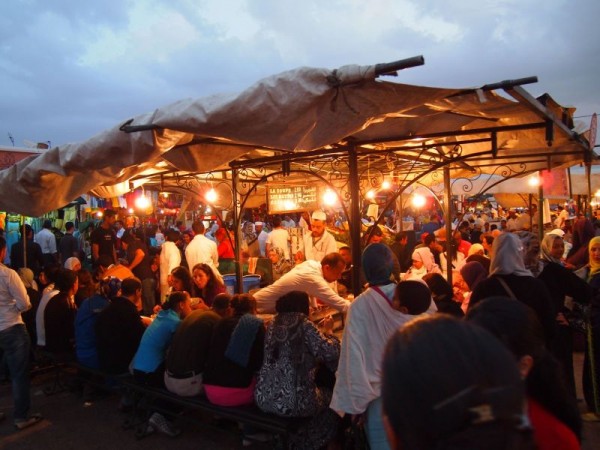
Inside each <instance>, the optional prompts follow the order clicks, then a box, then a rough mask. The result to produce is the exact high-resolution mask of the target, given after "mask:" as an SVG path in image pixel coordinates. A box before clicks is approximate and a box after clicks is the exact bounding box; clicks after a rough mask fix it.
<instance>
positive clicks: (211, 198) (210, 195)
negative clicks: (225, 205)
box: [204, 188, 217, 203]
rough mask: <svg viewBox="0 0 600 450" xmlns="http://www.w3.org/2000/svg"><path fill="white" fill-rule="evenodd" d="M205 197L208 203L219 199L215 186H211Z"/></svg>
mask: <svg viewBox="0 0 600 450" xmlns="http://www.w3.org/2000/svg"><path fill="white" fill-rule="evenodd" d="M204 198H205V199H206V201H207V202H208V203H214V202H216V201H217V191H215V190H214V189H213V188H210V190H209V191H208V192H207V193H206V194H205V195H204Z"/></svg>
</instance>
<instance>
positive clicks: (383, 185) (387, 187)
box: [381, 180, 392, 189]
mask: <svg viewBox="0 0 600 450" xmlns="http://www.w3.org/2000/svg"><path fill="white" fill-rule="evenodd" d="M391 187H392V183H390V182H389V181H388V180H384V181H383V183H381V189H389V188H391Z"/></svg>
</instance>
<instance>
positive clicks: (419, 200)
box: [412, 194, 426, 208]
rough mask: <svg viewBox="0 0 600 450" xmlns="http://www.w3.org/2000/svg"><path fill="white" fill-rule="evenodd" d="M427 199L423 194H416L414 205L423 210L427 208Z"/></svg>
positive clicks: (413, 200)
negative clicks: (424, 207)
mask: <svg viewBox="0 0 600 450" xmlns="http://www.w3.org/2000/svg"><path fill="white" fill-rule="evenodd" d="M425 201H426V199H425V197H424V196H422V195H421V194H415V195H414V196H413V198H412V204H413V206H414V207H415V208H422V207H423V206H425Z"/></svg>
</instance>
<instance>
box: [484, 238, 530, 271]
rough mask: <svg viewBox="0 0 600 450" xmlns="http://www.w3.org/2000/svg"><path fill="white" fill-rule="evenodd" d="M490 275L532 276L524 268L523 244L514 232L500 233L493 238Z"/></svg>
mask: <svg viewBox="0 0 600 450" xmlns="http://www.w3.org/2000/svg"><path fill="white" fill-rule="evenodd" d="M490 275H517V276H529V277H532V276H533V274H532V273H531V271H529V270H527V268H525V263H524V262H523V244H522V243H521V240H520V239H519V237H518V236H517V235H516V234H513V233H502V234H500V235H499V236H498V237H497V238H496V239H494V244H493V245H492V261H491V263H490Z"/></svg>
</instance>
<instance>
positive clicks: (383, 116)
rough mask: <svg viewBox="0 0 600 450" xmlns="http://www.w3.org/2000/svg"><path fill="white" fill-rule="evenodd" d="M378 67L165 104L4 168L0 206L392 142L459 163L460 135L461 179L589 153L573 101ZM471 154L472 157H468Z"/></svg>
mask: <svg viewBox="0 0 600 450" xmlns="http://www.w3.org/2000/svg"><path fill="white" fill-rule="evenodd" d="M377 75H378V71H377V66H345V67H342V68H340V69H338V70H336V71H331V70H327V69H318V68H299V69H296V70H292V71H288V72H284V73H281V74H278V75H274V76H271V77H268V78H265V79H263V80H261V81H259V82H257V83H256V84H254V85H253V86H251V87H250V88H248V89H247V90H245V91H243V92H241V93H239V94H237V95H214V96H210V97H205V98H200V99H195V100H192V99H188V100H182V101H180V102H177V103H174V104H171V105H168V106H165V107H162V108H158V109H156V110H155V111H153V112H150V113H147V114H144V115H140V116H138V117H135V118H134V119H132V120H129V121H124V122H123V123H120V124H118V125H116V126H115V127H114V128H112V129H110V130H107V131H104V132H102V133H100V134H98V135H96V136H94V137H92V138H90V139H89V140H87V141H84V142H81V143H75V144H67V145H63V146H58V147H54V148H51V149H49V150H47V151H45V152H44V153H43V154H42V155H40V156H37V157H31V158H28V159H26V160H24V161H21V162H19V163H17V164H15V165H14V166H12V167H10V168H8V169H6V170H3V171H1V172H0V189H1V191H2V192H3V193H4V194H5V195H3V196H1V197H0V210H7V211H11V212H19V213H23V214H27V215H30V216H38V215H41V214H43V213H45V212H47V211H50V210H52V209H55V208H57V207H60V206H62V205H64V204H66V203H68V202H70V201H71V200H73V199H74V198H76V197H78V196H79V195H81V194H83V193H86V192H89V191H92V190H94V189H95V188H103V192H104V193H105V194H106V195H109V194H119V193H122V191H123V190H127V189H129V188H130V186H129V184H128V183H127V182H128V181H129V180H130V179H132V178H134V177H137V178H140V177H142V176H144V175H147V176H148V177H151V176H152V174H158V173H167V172H171V173H172V172H187V173H200V174H202V173H208V172H212V171H216V170H227V169H229V163H230V162H232V161H236V160H237V161H239V160H244V159H245V160H247V161H252V159H253V158H258V157H260V158H264V157H265V156H268V155H278V154H281V153H282V152H289V153H290V154H293V155H297V154H302V153H303V152H310V151H315V150H322V151H323V152H327V151H331V150H332V149H336V148H342V147H344V146H347V145H348V144H352V145H353V146H356V149H357V151H359V152H362V151H365V152H373V151H375V150H382V151H383V150H394V151H396V154H397V155H399V157H404V156H406V157H407V158H409V160H410V159H412V160H416V159H418V161H417V162H418V163H419V164H420V165H427V164H428V161H431V160H433V159H435V158H437V161H440V160H442V161H444V160H446V159H447V160H448V161H450V160H451V159H452V160H454V159H453V158H454V157H456V156H457V155H456V151H455V150H452V149H454V148H456V147H457V145H456V144H457V143H459V144H460V155H458V156H459V158H457V159H456V162H457V163H456V164H453V167H452V169H453V171H454V172H453V177H458V176H464V175H468V174H469V173H471V172H472V171H473V170H481V171H484V172H485V171H492V170H493V169H492V168H493V167H494V168H495V167H497V166H498V164H504V165H507V166H519V165H523V164H524V163H525V164H528V166H527V167H528V170H534V169H535V168H540V169H541V168H547V167H564V166H569V165H572V164H574V163H576V162H579V161H581V160H582V159H583V158H584V156H585V154H586V151H587V150H588V149H587V143H586V142H585V141H584V140H582V139H580V138H579V137H578V136H577V135H576V134H575V133H572V132H571V130H570V124H569V123H568V122H569V120H570V118H571V116H572V112H573V111H574V110H572V109H567V108H563V107H561V106H560V105H558V104H556V103H555V102H554V101H553V100H552V99H551V98H550V97H549V96H545V97H544V98H543V99H542V102H540V101H538V100H536V99H533V98H530V97H529V96H528V94H527V93H526V91H524V90H522V89H521V88H520V86H518V85H514V84H510V83H509V84H508V85H499V86H498V88H500V87H502V88H503V89H504V91H505V92H508V93H509V94H511V95H512V96H513V97H514V99H508V98H505V97H506V96H504V97H503V96H501V95H498V94H497V93H496V92H495V88H490V87H489V86H487V87H486V86H484V87H482V88H479V89H473V88H466V89H444V88H432V87H422V86H411V85H405V84H399V83H393V82H389V81H380V80H378V79H376V77H377ZM507 86H508V87H507ZM507 127H508V128H507ZM548 128H550V130H551V131H553V134H552V135H551V139H552V143H551V144H552V145H551V146H549V145H548V139H549V135H548ZM425 144H427V147H423V146H424V145H425ZM448 149H450V150H448ZM452 152H454V153H452ZM450 154H451V156H452V158H451V157H450V156H448V155H450ZM415 155H417V156H415ZM549 155H551V156H549ZM467 156H469V157H470V158H471V159H469V165H465V164H464V163H463V162H462V159H463V158H464V157H467ZM458 160H461V161H458ZM459 162H460V163H459ZM149 179H150V178H147V179H145V180H144V179H143V180H141V181H139V183H143V182H145V181H148V180H149ZM435 181H436V182H439V178H438V179H437V180H435ZM119 183H121V184H119Z"/></svg>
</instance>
